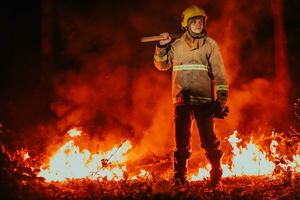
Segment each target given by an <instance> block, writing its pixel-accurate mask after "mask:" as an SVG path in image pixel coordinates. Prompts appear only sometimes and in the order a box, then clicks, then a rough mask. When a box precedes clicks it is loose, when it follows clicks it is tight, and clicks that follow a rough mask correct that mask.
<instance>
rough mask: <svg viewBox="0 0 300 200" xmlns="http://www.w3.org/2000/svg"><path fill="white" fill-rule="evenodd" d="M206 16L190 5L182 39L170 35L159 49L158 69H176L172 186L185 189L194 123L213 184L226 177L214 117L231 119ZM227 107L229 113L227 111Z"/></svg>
mask: <svg viewBox="0 0 300 200" xmlns="http://www.w3.org/2000/svg"><path fill="white" fill-rule="evenodd" d="M206 21H207V16H206V14H205V12H204V10H203V9H202V8H199V7H197V6H195V5H192V6H190V7H188V8H186V9H185V10H184V11H183V13H182V23H181V25H182V28H183V29H184V30H185V32H184V33H183V35H182V36H181V37H180V38H179V39H176V40H175V41H174V42H171V37H170V35H169V33H162V34H160V35H161V36H164V38H165V39H163V40H160V41H159V43H158V44H157V45H156V47H155V53H154V65H155V67H156V68H157V69H158V70H160V71H166V70H168V69H170V68H172V69H173V73H172V98H173V103H174V105H175V109H174V121H175V141H176V148H175V151H174V178H173V180H174V184H175V186H178V185H186V183H188V182H187V177H186V176H187V160H188V158H189V157H190V156H191V146H190V136H191V122H192V120H193V119H194V120H195V121H196V124H197V126H198V129H199V133H200V139H201V147H202V148H204V149H205V152H206V156H207V158H208V160H209V162H210V163H211V165H212V169H211V171H210V183H211V185H212V186H213V187H215V186H217V185H218V184H219V183H220V181H221V177H222V169H221V157H222V155H223V152H222V151H221V150H220V149H219V146H220V141H219V140H218V139H217V137H216V134H215V132H214V119H213V118H214V117H217V118H224V117H225V116H226V115H227V112H228V110H227V106H226V101H227V97H228V82H227V74H226V70H225V67H224V63H223V60H222V56H221V53H220V49H219V47H218V44H217V43H216V42H215V41H214V40H213V39H212V38H210V37H208V35H207V31H206V29H205V24H206ZM225 108H226V109H225Z"/></svg>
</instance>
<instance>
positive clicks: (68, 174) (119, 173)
mask: <svg viewBox="0 0 300 200" xmlns="http://www.w3.org/2000/svg"><path fill="white" fill-rule="evenodd" d="M68 134H69V135H70V136H71V137H75V136H80V135H81V130H80V129H72V130H70V131H68ZM131 147H132V145H131V143H130V142H129V141H128V140H126V141H125V142H123V143H122V144H121V145H120V146H116V147H114V148H113V149H112V150H110V151H108V152H99V153H96V154H91V152H90V151H89V150H87V149H83V150H80V148H79V147H78V146H77V145H76V144H75V142H74V140H73V139H71V140H70V141H68V142H66V143H65V144H64V145H63V146H62V147H60V148H59V149H58V150H57V152H56V153H55V154H54V155H53V156H52V157H51V158H50V161H49V165H48V167H41V171H40V173H39V174H38V175H39V176H41V177H44V178H45V179H46V181H64V180H66V179H74V178H90V179H104V178H105V179H107V180H120V179H122V178H123V176H124V172H125V171H126V165H125V163H126V157H125V156H124V155H125V153H126V152H127V151H128V150H129V149H131Z"/></svg>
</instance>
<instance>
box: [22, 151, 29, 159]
mask: <svg viewBox="0 0 300 200" xmlns="http://www.w3.org/2000/svg"><path fill="white" fill-rule="evenodd" d="M28 158H30V156H29V153H28V152H26V153H24V155H23V160H27V159H28Z"/></svg>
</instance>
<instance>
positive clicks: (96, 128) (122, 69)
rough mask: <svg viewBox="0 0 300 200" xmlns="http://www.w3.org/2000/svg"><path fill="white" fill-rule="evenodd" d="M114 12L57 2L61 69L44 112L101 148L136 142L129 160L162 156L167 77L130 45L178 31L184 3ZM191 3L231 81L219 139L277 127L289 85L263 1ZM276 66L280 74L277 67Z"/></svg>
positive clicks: (167, 145)
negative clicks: (79, 129)
mask: <svg viewBox="0 0 300 200" xmlns="http://www.w3.org/2000/svg"><path fill="white" fill-rule="evenodd" d="M197 2H198V1H193V2H189V3H195V4H198V3H197ZM121 4H122V6H123V7H122V8H121V5H120V7H115V6H113V5H110V4H105V5H102V4H100V3H99V4H96V3H95V6H93V7H92V6H91V7H87V8H86V7H85V8H80V7H74V5H73V4H71V3H69V4H68V3H65V4H63V3H62V5H61V7H60V10H59V13H60V15H59V29H60V34H61V40H62V41H63V44H62V50H61V55H62V58H63V61H62V63H65V65H67V66H66V69H67V70H66V69H64V70H61V71H59V73H57V75H56V76H55V77H54V78H53V83H54V86H55V91H56V100H55V101H54V102H53V104H52V110H53V111H54V112H55V113H56V114H57V117H58V119H59V120H58V123H57V127H58V129H59V130H61V131H65V130H67V129H68V128H70V127H72V126H83V127H85V128H86V130H87V131H88V132H89V134H90V136H91V137H92V138H94V139H95V141H99V142H100V143H101V144H103V146H104V147H105V146H106V145H107V146H109V145H114V144H116V143H119V142H121V141H122V140H124V139H130V140H131V141H133V142H134V143H135V149H134V150H133V152H134V153H133V154H132V155H131V157H132V159H138V158H140V157H143V156H145V155H148V154H151V153H155V154H157V155H163V154H165V153H166V152H169V151H170V150H172V147H173V145H174V141H173V138H174V136H173V135H174V133H173V125H172V121H173V105H172V102H171V74H170V72H169V73H168V72H167V73H162V72H158V71H157V70H156V69H155V68H154V67H153V64H152V62H153V61H152V57H153V53H154V52H153V51H154V44H146V45H144V44H140V43H139V41H138V40H139V38H140V37H141V36H147V35H154V34H159V33H161V32H165V31H169V32H176V31H178V30H179V29H180V27H179V26H180V15H181V12H182V10H183V9H184V8H185V7H186V6H188V5H189V4H188V3H187V2H181V1H165V2H161V1H155V0H153V1H150V2H148V3H147V5H144V4H142V3H140V2H139V1H134V4H130V5H132V6H129V5H125V3H121ZM198 5H200V6H203V7H204V9H206V11H207V14H208V15H209V21H208V25H207V26H208V32H209V35H210V36H211V37H212V38H214V39H215V40H216V41H217V42H218V44H219V45H220V47H221V51H222V54H223V57H224V62H225V64H226V67H227V71H228V74H229V80H230V98H229V101H228V105H229V107H230V115H229V117H228V118H227V119H226V120H224V121H219V120H217V125H216V127H217V129H216V131H217V134H218V135H219V137H225V136H228V135H229V134H231V133H232V131H233V130H235V129H238V130H242V132H244V133H246V132H247V131H248V132H250V131H252V130H255V129H257V128H260V127H261V126H266V125H270V126H273V125H274V124H275V125H278V124H279V123H281V122H282V121H281V120H282V116H283V115H284V111H285V109H286V102H287V95H288V92H287V90H285V89H283V88H286V86H287V85H288V83H287V82H288V81H287V80H288V77H287V75H286V74H284V72H282V70H281V71H280V72H278V70H277V68H278V64H277V60H276V56H277V54H276V49H277V48H279V47H276V45H278V44H277V43H274V41H275V39H278V38H276V36H275V33H274V16H273V12H272V9H271V8H272V7H271V1H263V2H262V1H260V2H257V3H251V2H245V1H237V0H232V1H218V2H217V3H216V2H215V1H203V2H202V3H201V4H198ZM72 6H73V7H72ZM124 6H125V7H124ZM70 63H71V64H70ZM74 63H76V66H72V64H74ZM280 66H281V67H282V68H283V71H285V70H286V66H285V64H284V63H283V64H281V65H280ZM282 74H284V75H282ZM197 145H198V146H200V145H199V144H197ZM107 148H108V147H107Z"/></svg>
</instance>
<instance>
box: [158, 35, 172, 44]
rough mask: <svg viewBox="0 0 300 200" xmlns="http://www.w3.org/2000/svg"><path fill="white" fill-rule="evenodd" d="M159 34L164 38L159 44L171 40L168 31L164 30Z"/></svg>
mask: <svg viewBox="0 0 300 200" xmlns="http://www.w3.org/2000/svg"><path fill="white" fill-rule="evenodd" d="M160 35H161V36H163V37H164V39H162V40H160V41H159V45H160V46H165V45H167V44H169V43H170V42H171V40H172V38H171V36H170V34H169V33H167V32H165V33H161V34H160Z"/></svg>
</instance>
